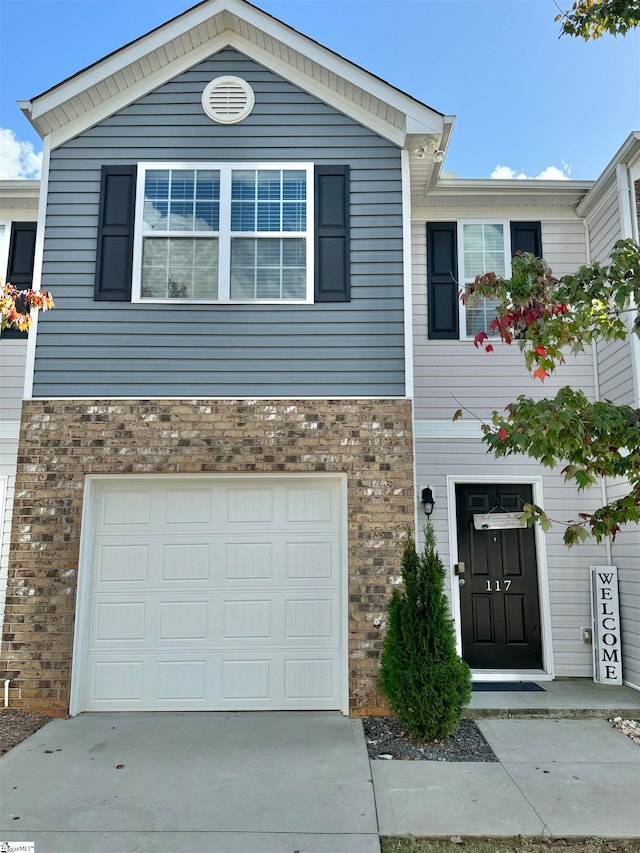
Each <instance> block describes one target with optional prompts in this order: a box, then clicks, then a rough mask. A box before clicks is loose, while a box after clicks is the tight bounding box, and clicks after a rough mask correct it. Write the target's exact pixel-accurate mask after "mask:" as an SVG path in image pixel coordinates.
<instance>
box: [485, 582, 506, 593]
mask: <svg viewBox="0 0 640 853" xmlns="http://www.w3.org/2000/svg"><path fill="white" fill-rule="evenodd" d="M500 583H501V582H500V581H499V580H497V581H487V592H508V590H509V587H510V586H511V581H502V583H503V584H504V589H503V588H502V587H501V586H500Z"/></svg>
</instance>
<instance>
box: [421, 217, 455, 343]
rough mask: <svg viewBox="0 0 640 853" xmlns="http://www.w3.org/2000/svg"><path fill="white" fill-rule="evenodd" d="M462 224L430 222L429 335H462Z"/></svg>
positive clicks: (448, 337)
mask: <svg viewBox="0 0 640 853" xmlns="http://www.w3.org/2000/svg"><path fill="white" fill-rule="evenodd" d="M457 239H458V228H457V224H456V223H455V222H427V300H428V303H427V305H428V312H429V325H428V329H429V337H430V338H431V339H432V340H456V339H457V338H458V336H459V335H458V331H459V330H458V298H459V294H458V242H457Z"/></svg>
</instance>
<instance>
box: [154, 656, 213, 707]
mask: <svg viewBox="0 0 640 853" xmlns="http://www.w3.org/2000/svg"><path fill="white" fill-rule="evenodd" d="M157 672H158V689H157V697H158V699H160V700H164V701H184V700H190V701H193V700H200V701H201V702H206V700H207V680H208V679H207V661H206V660H182V661H176V660H172V661H158V670H157Z"/></svg>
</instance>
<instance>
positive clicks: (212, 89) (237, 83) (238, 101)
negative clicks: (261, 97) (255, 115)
mask: <svg viewBox="0 0 640 853" xmlns="http://www.w3.org/2000/svg"><path fill="white" fill-rule="evenodd" d="M254 104H255V97H254V94H253V89H252V88H251V86H250V85H249V84H248V83H247V82H246V81H244V80H241V79H240V77H216V79H215V80H212V81H211V83H208V84H207V86H205V90H204V92H203V93H202V108H203V110H204V111H205V113H206V114H207V115H208V116H209V118H210V119H213V121H217V122H219V123H220V124H235V123H236V122H238V121H242V120H243V119H245V118H246V117H247V116H248V115H249V114H250V113H251V110H252V109H253V105H254Z"/></svg>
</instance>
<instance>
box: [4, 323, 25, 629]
mask: <svg viewBox="0 0 640 853" xmlns="http://www.w3.org/2000/svg"><path fill="white" fill-rule="evenodd" d="M26 357H27V342H26V341H25V340H4V339H0V373H1V374H2V381H1V382H0V542H1V543H2V546H1V549H0V624H1V623H2V618H1V614H2V612H3V611H4V596H5V590H6V586H7V566H8V562H9V537H10V533H11V516H12V512H11V510H12V506H13V492H14V485H15V480H16V462H17V459H18V436H19V433H20V410H21V407H22V392H23V390H24V369H25V362H26ZM3 497H4V499H5V501H4V506H2V499H3ZM3 510H4V512H3Z"/></svg>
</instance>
